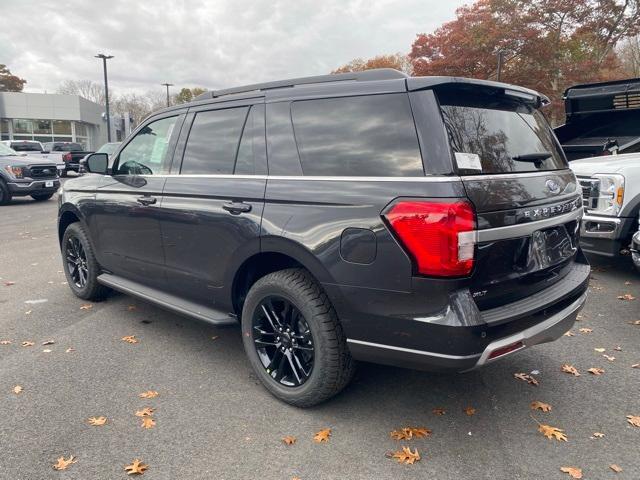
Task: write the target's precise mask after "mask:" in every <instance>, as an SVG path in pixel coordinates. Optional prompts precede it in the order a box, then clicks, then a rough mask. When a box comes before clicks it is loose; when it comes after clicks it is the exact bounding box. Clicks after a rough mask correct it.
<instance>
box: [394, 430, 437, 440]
mask: <svg viewBox="0 0 640 480" xmlns="http://www.w3.org/2000/svg"><path fill="white" fill-rule="evenodd" d="M390 435H391V438H393V439H394V440H411V439H412V438H413V437H415V438H424V437H428V436H429V435H431V430H429V429H428V428H423V427H404V428H401V429H400V430H394V431H393V432H391V433H390Z"/></svg>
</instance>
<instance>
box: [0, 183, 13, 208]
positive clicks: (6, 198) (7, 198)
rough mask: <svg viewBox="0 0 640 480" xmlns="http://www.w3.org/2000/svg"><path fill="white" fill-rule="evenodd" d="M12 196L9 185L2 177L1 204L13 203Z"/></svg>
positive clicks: (0, 185)
mask: <svg viewBox="0 0 640 480" xmlns="http://www.w3.org/2000/svg"><path fill="white" fill-rule="evenodd" d="M11 196H12V195H11V192H10V191H9V187H7V184H6V183H4V182H3V181H2V180H1V179H0V205H9V204H10V203H11Z"/></svg>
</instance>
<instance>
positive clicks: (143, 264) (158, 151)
mask: <svg viewBox="0 0 640 480" xmlns="http://www.w3.org/2000/svg"><path fill="white" fill-rule="evenodd" d="M183 120H184V115H178V114H176V113H172V114H170V115H167V116H165V117H163V118H159V119H154V120H153V121H151V122H149V123H147V124H146V125H144V126H143V127H142V128H141V129H139V130H138V132H137V133H136V134H135V135H134V136H133V138H132V139H131V140H130V141H129V142H128V143H127V144H126V145H125V146H124V147H123V149H122V150H121V151H120V152H119V154H118V157H117V159H116V160H115V164H114V171H113V175H111V176H107V177H105V184H104V186H102V187H101V188H99V189H98V190H97V192H96V199H95V202H94V204H93V205H92V207H91V209H90V210H88V211H87V222H88V224H89V228H90V229H91V238H92V239H94V241H95V242H96V245H95V247H96V250H97V251H98V252H99V255H100V258H99V261H100V264H101V265H102V266H103V267H104V268H105V269H106V270H109V271H111V272H113V273H114V274H116V275H120V276H122V277H125V278H128V279H130V280H133V281H138V282H142V283H144V284H146V285H149V286H152V287H156V288H164V287H165V286H166V282H165V276H164V252H163V249H162V243H161V238H160V223H159V216H160V198H161V195H162V188H163V186H164V183H165V181H166V173H167V172H168V170H169V165H170V162H171V158H172V155H173V150H174V148H175V145H176V141H177V138H178V133H179V131H180V126H181V124H182V121H183Z"/></svg>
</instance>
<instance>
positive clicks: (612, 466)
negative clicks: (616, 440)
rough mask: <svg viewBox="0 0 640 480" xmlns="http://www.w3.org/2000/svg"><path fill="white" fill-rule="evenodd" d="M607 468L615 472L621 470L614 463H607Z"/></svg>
mask: <svg viewBox="0 0 640 480" xmlns="http://www.w3.org/2000/svg"><path fill="white" fill-rule="evenodd" d="M609 468H610V469H611V470H613V471H614V472H616V473H620V472H621V471H622V468H620V467H619V466H618V465H616V464H615V463H613V464H611V465H609Z"/></svg>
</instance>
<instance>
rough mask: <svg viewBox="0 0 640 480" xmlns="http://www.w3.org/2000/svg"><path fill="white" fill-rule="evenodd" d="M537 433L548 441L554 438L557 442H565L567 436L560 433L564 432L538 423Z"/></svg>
mask: <svg viewBox="0 0 640 480" xmlns="http://www.w3.org/2000/svg"><path fill="white" fill-rule="evenodd" d="M538 431H539V432H540V433H541V434H543V435H544V436H545V437H547V438H548V439H550V440H553V439H554V438H555V439H556V440H558V441H561V440H562V441H563V442H566V441H567V436H566V435H565V434H564V433H562V432H564V430H560V429H559V428H556V427H552V426H550V425H544V424H542V423H540V424H539V425H538Z"/></svg>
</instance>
